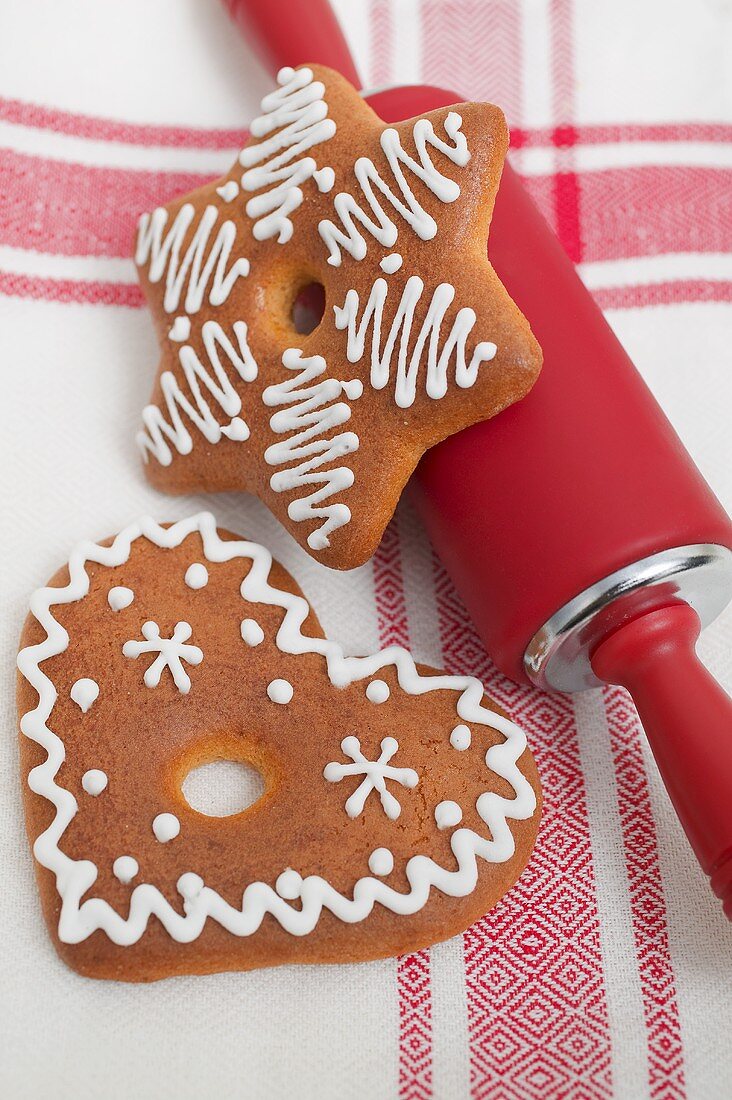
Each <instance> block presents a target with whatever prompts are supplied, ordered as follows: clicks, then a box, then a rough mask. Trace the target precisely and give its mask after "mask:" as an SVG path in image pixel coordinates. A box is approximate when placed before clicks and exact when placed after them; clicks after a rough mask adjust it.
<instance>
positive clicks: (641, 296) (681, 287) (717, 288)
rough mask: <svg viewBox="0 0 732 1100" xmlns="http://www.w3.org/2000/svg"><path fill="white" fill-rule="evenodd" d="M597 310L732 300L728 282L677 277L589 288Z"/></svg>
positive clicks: (731, 291)
mask: <svg viewBox="0 0 732 1100" xmlns="http://www.w3.org/2000/svg"><path fill="white" fill-rule="evenodd" d="M592 296H593V298H594V299H595V301H596V302H597V304H598V305H599V306H600V308H601V309H639V308H641V307H643V306H674V305H680V304H682V303H688V302H732V282H731V281H726V282H723V281H720V282H717V283H710V282H705V281H704V280H703V279H679V280H678V282H668V283H651V284H649V285H647V286H620V287H606V288H604V289H601V290H593V291H592Z"/></svg>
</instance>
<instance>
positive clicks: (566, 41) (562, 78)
mask: <svg viewBox="0 0 732 1100" xmlns="http://www.w3.org/2000/svg"><path fill="white" fill-rule="evenodd" d="M549 10H550V19H551V68H552V86H553V104H552V106H553V109H554V117H555V118H556V119H557V120H558V121H559V122H561V123H562V125H559V126H557V127H556V128H555V129H554V130H553V131H552V145H553V146H554V147H555V148H556V149H563V150H566V151H567V152H566V153H565V156H564V158H563V162H564V165H565V167H563V168H562V169H561V170H559V171H557V173H556V175H555V176H554V186H553V194H552V200H553V206H554V226H555V228H556V232H557V235H558V237H559V239H560V241H561V242H562V244H563V245H564V248H565V250H566V252H567V255H568V256H569V258H570V260H572V262H573V263H579V261H580V260H581V259H582V257H583V245H582V236H581V233H580V185H579V180H578V177H577V173H576V171H575V161H574V157H573V156H572V155H571V150H572V149H573V148H574V146H575V145H576V144H577V131H576V130H575V128H574V126H573V125H572V124H571V121H570V120H571V119H573V118H574V57H573V47H574V26H573V13H572V7H571V5H570V4H569V3H568V0H551V3H550V9H549ZM567 166H569V167H567Z"/></svg>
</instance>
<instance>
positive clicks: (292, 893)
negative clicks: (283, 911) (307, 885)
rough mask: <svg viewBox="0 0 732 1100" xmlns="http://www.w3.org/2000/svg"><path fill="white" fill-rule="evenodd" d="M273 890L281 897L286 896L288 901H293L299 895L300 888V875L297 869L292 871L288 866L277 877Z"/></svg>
mask: <svg viewBox="0 0 732 1100" xmlns="http://www.w3.org/2000/svg"><path fill="white" fill-rule="evenodd" d="M275 890H276V891H277V893H278V894H279V895H280V897H281V898H286V899H287V900H288V901H294V900H295V898H299V897H300V891H301V890H302V875H299V874H298V873H297V871H293V869H292V867H288V868H287V870H285V871H283V872H282V874H281V875H280V876H279V878H278V879H277V882H276V883H275Z"/></svg>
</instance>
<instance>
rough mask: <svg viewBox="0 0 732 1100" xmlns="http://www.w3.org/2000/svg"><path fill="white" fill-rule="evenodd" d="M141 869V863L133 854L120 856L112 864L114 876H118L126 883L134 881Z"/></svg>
mask: <svg viewBox="0 0 732 1100" xmlns="http://www.w3.org/2000/svg"><path fill="white" fill-rule="evenodd" d="M139 870H140V867H139V864H138V862H137V860H136V859H134V858H133V857H132V856H118V857H117V859H115V861H114V863H113V864H112V871H113V872H114V877H115V878H118V879H119V881H120V882H124V883H125V885H126V884H127V883H128V882H132V880H133V878H134V877H135V875H136V874H137V872H138V871H139Z"/></svg>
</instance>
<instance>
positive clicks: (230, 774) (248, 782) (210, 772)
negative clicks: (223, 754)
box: [181, 760, 265, 817]
mask: <svg viewBox="0 0 732 1100" xmlns="http://www.w3.org/2000/svg"><path fill="white" fill-rule="evenodd" d="M181 790H182V792H183V797H184V798H185V800H186V802H187V803H188V805H189V806H190V807H191V809H193V810H196V811H197V812H198V813H199V814H205V815H206V817H231V816H232V814H240V813H241V812H242V810H247V809H248V808H249V807H250V806H253V805H254V803H255V802H258V801H259V799H260V798H261V797H262V795H263V794H264V790H265V783H264V778H263V776H262V775H261V773H260V772H258V771H257V769H256V768H255V767H253V766H252V765H251V764H245V763H243V762H242V761H241V760H213V761H210V762H209V763H208V764H201V765H199V766H198V767H196V768H193V769H192V770H191V771H189V772H188V774H187V775H186V777H185V779H184V780H183V783H182V785H181Z"/></svg>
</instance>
